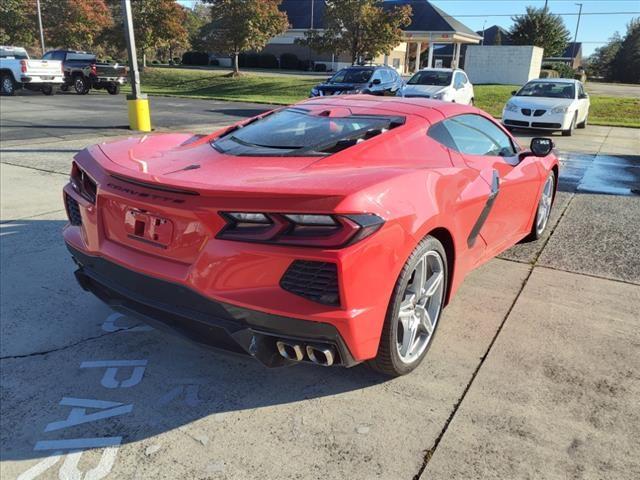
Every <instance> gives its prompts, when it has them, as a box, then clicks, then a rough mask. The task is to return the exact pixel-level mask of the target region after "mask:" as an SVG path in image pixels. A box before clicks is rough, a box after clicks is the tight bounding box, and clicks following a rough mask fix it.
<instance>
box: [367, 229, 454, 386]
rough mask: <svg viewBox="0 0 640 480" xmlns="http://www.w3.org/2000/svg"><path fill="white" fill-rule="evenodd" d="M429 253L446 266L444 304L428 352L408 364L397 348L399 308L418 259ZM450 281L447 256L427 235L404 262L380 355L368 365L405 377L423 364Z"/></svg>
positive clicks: (386, 320)
mask: <svg viewBox="0 0 640 480" xmlns="http://www.w3.org/2000/svg"><path fill="white" fill-rule="evenodd" d="M429 251H434V252H436V253H438V254H439V255H440V257H441V260H442V264H443V266H444V269H443V273H444V278H443V279H442V282H443V285H444V288H443V290H442V302H441V307H440V311H439V312H438V314H437V316H436V318H435V322H436V323H435V327H434V330H433V333H432V334H431V337H430V339H429V343H428V344H427V346H426V348H425V350H424V351H423V352H422V353H421V355H420V356H419V357H418V358H417V359H416V360H414V361H413V362H412V363H410V364H407V363H405V362H403V361H402V360H401V359H400V355H399V353H398V349H397V341H398V322H397V318H398V312H399V309H400V303H401V302H402V300H403V296H404V294H405V290H406V288H407V285H408V284H409V281H410V280H411V275H412V274H413V271H414V269H415V267H416V265H417V264H418V262H419V260H420V259H421V258H422V257H423V256H424V255H425V254H426V253H427V252H429ZM448 279H449V267H448V264H447V255H446V252H445V250H444V247H443V246H442V244H441V243H440V242H439V241H438V239H436V238H435V237H432V236H426V237H425V238H424V239H423V240H422V241H421V242H420V243H419V244H418V246H417V247H416V248H415V250H414V251H413V253H411V255H410V256H409V258H408V260H407V262H406V263H405V265H404V267H403V268H402V271H401V272H400V275H399V276H398V279H397V280H396V285H395V287H394V289H393V293H392V295H391V299H390V301H389V306H388V308H387V315H386V317H385V320H384V325H383V326H382V334H381V336H380V344H379V346H378V354H377V355H376V357H375V358H374V359H372V360H369V361H368V362H367V363H368V365H369V366H370V367H371V368H372V369H374V370H376V371H378V372H380V373H382V374H384V375H389V376H392V377H398V376H401V375H406V374H407V373H409V372H412V371H413V370H415V369H416V367H418V365H420V363H422V361H423V360H424V357H425V356H426V355H427V352H428V351H429V348H430V347H431V345H432V344H433V339H434V337H435V335H436V332H437V330H438V328H437V327H438V324H439V322H438V320H439V317H440V316H441V314H442V308H443V306H444V301H445V299H446V297H447V285H448V284H447V282H448Z"/></svg>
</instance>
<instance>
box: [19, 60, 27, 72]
mask: <svg viewBox="0 0 640 480" xmlns="http://www.w3.org/2000/svg"><path fill="white" fill-rule="evenodd" d="M20 71H21V72H22V73H27V61H26V60H20Z"/></svg>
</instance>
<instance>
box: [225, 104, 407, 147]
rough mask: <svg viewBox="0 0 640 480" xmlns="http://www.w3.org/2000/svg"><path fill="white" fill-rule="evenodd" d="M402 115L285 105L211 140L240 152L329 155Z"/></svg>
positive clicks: (393, 124) (394, 123)
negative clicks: (321, 111) (334, 113)
mask: <svg viewBox="0 0 640 480" xmlns="http://www.w3.org/2000/svg"><path fill="white" fill-rule="evenodd" d="M404 121H405V119H404V117H397V116H379V115H349V116H345V117H332V116H330V115H328V114H324V115H323V114H319V115H318V114H311V113H310V112H309V111H307V110H303V109H297V108H288V109H286V110H281V111H279V112H276V113H273V114H270V115H268V116H266V117H264V118H262V119H258V120H256V121H253V122H251V123H249V124H246V125H245V126H241V127H236V128H234V129H232V130H230V131H229V132H227V133H226V134H224V135H223V136H222V137H220V138H219V139H218V140H216V141H215V142H214V143H213V147H214V148H215V149H216V150H218V151H220V152H223V153H227V154H230V155H239V156H252V155H255V156H313V155H328V154H331V153H335V152H337V151H340V150H342V149H344V148H347V147H349V146H352V145H355V144H356V143H359V142H361V141H365V140H367V139H369V138H371V137H374V136H376V135H379V134H381V133H384V132H386V131H387V130H390V129H392V128H395V127H397V126H399V125H402V124H403V123H404Z"/></svg>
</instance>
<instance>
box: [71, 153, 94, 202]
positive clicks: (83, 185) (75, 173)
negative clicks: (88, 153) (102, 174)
mask: <svg viewBox="0 0 640 480" xmlns="http://www.w3.org/2000/svg"><path fill="white" fill-rule="evenodd" d="M69 181H70V182H71V187H72V188H73V189H74V190H75V191H76V192H77V193H78V194H80V195H81V196H82V197H84V198H85V199H86V200H88V201H90V202H91V203H96V192H97V187H96V182H94V181H93V179H92V178H91V177H90V176H89V175H87V174H86V172H85V171H84V170H82V169H81V168H80V167H79V166H78V164H77V163H76V162H73V164H72V166H71V176H70V177H69Z"/></svg>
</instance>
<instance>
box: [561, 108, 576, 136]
mask: <svg viewBox="0 0 640 480" xmlns="http://www.w3.org/2000/svg"><path fill="white" fill-rule="evenodd" d="M577 120H578V112H576V113H575V114H574V115H573V120H571V125H570V126H569V130H562V136H563V137H570V136H571V135H573V131H574V130H575V129H576V121H577Z"/></svg>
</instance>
